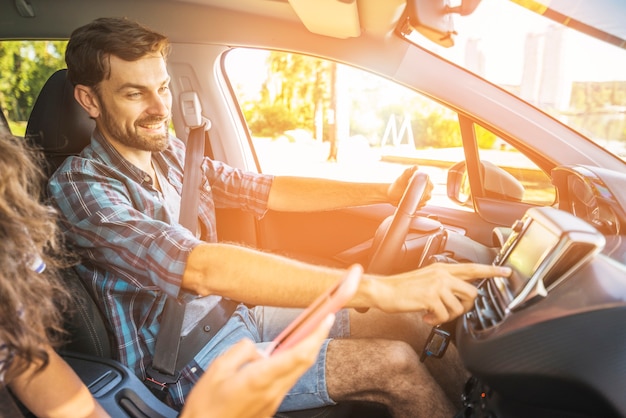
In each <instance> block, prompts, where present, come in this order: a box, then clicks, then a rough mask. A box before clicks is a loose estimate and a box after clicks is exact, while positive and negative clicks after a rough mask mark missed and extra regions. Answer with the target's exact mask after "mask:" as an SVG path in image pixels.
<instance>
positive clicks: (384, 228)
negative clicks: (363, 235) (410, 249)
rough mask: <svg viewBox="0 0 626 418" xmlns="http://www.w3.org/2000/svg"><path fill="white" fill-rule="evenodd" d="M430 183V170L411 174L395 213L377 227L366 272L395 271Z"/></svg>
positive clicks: (387, 272)
mask: <svg viewBox="0 0 626 418" xmlns="http://www.w3.org/2000/svg"><path fill="white" fill-rule="evenodd" d="M428 183H429V180H428V174H426V173H424V172H420V171H416V172H415V173H414V174H413V176H411V178H410V179H409V184H408V185H407V187H406V190H405V191H404V194H403V195H402V199H400V203H398V207H397V208H396V210H395V212H394V214H393V215H392V216H390V217H388V218H387V219H385V220H384V221H383V222H382V223H381V224H380V226H379V227H378V230H377V231H376V235H375V237H374V243H373V244H372V252H371V254H372V256H371V258H370V262H369V264H368V266H367V268H366V269H365V270H366V272H368V273H375V274H389V273H391V271H392V269H393V266H394V265H395V264H396V263H395V261H396V258H397V256H398V254H400V250H401V249H402V246H403V245H404V241H405V239H406V236H407V234H408V233H409V227H410V225H411V220H412V219H413V218H414V217H415V212H416V211H417V209H418V207H419V204H420V201H421V200H422V198H423V197H424V194H425V193H426V188H427V186H428Z"/></svg>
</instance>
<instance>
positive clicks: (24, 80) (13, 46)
mask: <svg viewBox="0 0 626 418" xmlns="http://www.w3.org/2000/svg"><path fill="white" fill-rule="evenodd" d="M66 45H67V42H66V41H4V42H0V72H1V73H2V78H1V79H0V105H1V106H2V108H3V109H4V111H5V112H6V115H7V117H8V118H9V119H11V120H13V121H26V120H27V119H28V116H29V115H30V110H31V109H32V107H33V104H34V103H35V100H36V99H37V95H38V94H39V91H40V90H41V88H42V87H43V85H44V84H45V82H46V80H47V79H48V77H50V75H51V74H52V73H53V72H54V71H56V70H58V69H60V68H64V67H65V62H64V59H63V57H64V54H65V47H66Z"/></svg>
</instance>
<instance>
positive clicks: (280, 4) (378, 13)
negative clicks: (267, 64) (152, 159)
mask: <svg viewBox="0 0 626 418" xmlns="http://www.w3.org/2000/svg"><path fill="white" fill-rule="evenodd" d="M405 6H406V0H384V1H380V0H108V1H100V0H9V1H4V2H0V37H1V38H29V37H32V38H41V37H44V38H45V37H50V38H55V37H56V38H65V37H68V36H69V34H70V33H71V30H72V29H74V28H76V27H78V26H80V25H82V24H84V23H87V22H89V21H90V20H92V19H94V18H96V17H101V16H121V15H123V16H127V17H130V18H133V19H137V20H139V21H141V22H144V23H146V24H148V25H151V26H154V27H155V28H167V27H170V28H173V27H175V30H173V31H169V30H168V34H169V35H170V38H172V40H173V41H176V37H177V36H179V37H180V40H183V39H185V40H194V39H196V38H197V34H196V26H195V25H194V22H197V21H198V18H199V17H201V16H202V15H203V14H206V13H210V11H211V10H215V9H222V11H235V12H238V13H239V14H241V13H245V14H247V15H249V16H250V18H251V19H252V18H253V16H256V17H258V16H263V17H268V18H275V19H280V20H282V21H286V22H291V23H293V24H296V25H300V26H302V25H303V26H304V27H306V28H307V29H308V30H309V31H310V32H313V33H316V34H320V35H324V36H329V37H334V38H341V39H345V38H350V37H359V36H361V35H362V34H367V36H375V37H384V36H387V35H388V34H389V33H391V32H392V31H393V29H394V28H395V26H396V25H397V22H398V20H399V19H400V18H401V16H402V13H403V11H404V9H405ZM43 18H45V19H43ZM186 20H188V21H189V22H190V25H188V26H187V25H185V24H184V22H185V21H186ZM181 22H182V23H183V24H182V25H181V24H180V23H181ZM185 26H186V27H187V28H186V29H185ZM171 32H174V35H172V34H171Z"/></svg>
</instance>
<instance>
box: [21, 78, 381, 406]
mask: <svg viewBox="0 0 626 418" xmlns="http://www.w3.org/2000/svg"><path fill="white" fill-rule="evenodd" d="M66 74H67V70H66V69H62V70H58V71H57V72H55V73H54V74H53V75H52V76H50V78H49V79H48V81H47V82H46V84H45V85H44V87H43V88H42V90H41V92H40V93H39V97H38V98H37V100H36V102H35V105H34V107H33V110H32V112H31V115H30V118H29V120H28V125H27V127H26V138H27V139H28V140H29V141H31V142H32V143H33V144H34V145H35V146H38V147H40V148H41V150H42V151H43V153H44V155H45V157H46V164H47V166H46V172H47V174H48V175H51V174H52V173H53V172H54V171H55V170H56V169H57V168H58V167H59V165H60V164H61V163H62V162H63V161H64V160H65V158H67V157H68V156H71V155H76V154H78V153H80V151H81V150H82V149H83V148H84V147H86V146H87V145H88V144H89V143H90V141H91V134H92V131H93V129H94V128H95V122H94V121H93V120H92V119H91V118H90V117H89V115H88V114H87V112H86V111H85V110H84V109H83V108H82V107H81V106H80V105H79V104H78V102H76V100H75V99H74V87H73V86H72V84H71V83H70V81H69V80H67V78H66ZM63 277H64V279H65V282H66V284H67V286H68V288H69V289H70V290H71V292H72V295H73V297H74V299H75V302H76V303H75V305H76V309H75V311H74V312H73V313H71V314H70V315H68V316H67V321H66V324H67V326H66V328H67V330H68V332H69V337H70V340H69V342H68V343H67V344H66V345H65V346H64V347H63V349H64V350H66V351H67V352H68V353H69V354H66V355H65V359H66V360H67V361H68V362H69V363H70V364H71V365H72V366H73V367H75V370H76V368H79V370H77V372H78V373H79V375H80V376H81V378H83V379H85V378H86V377H85V374H86V373H87V372H86V371H89V370H90V369H91V370H93V369H94V358H95V359H98V358H100V359H107V360H106V361H105V360H103V361H101V362H96V363H98V364H97V366H98V367H103V366H102V364H104V365H105V366H112V368H113V369H115V370H114V372H116V373H118V374H119V373H121V372H120V370H121V371H122V372H123V373H122V374H127V372H128V369H127V368H125V367H124V366H122V365H121V364H118V363H117V362H114V361H111V360H108V359H111V358H112V354H113V350H112V346H111V343H110V342H111V341H113V338H111V337H112V335H111V333H110V330H109V329H108V328H107V326H106V322H105V321H104V319H103V318H104V316H103V315H102V313H101V312H100V310H99V308H98V306H97V305H96V303H95V301H94V300H93V299H92V297H91V295H90V294H89V292H88V291H87V289H86V288H85V285H84V283H83V281H82V280H80V278H79V277H78V274H77V273H76V271H75V270H74V269H73V268H69V269H66V270H65V271H64V272H63ZM74 353H79V354H74ZM90 362H91V363H90ZM108 373H109V375H110V374H111V373H112V372H111V371H110V370H109V372H108ZM88 377H89V378H91V376H88ZM133 377H135V378H136V376H131V377H129V376H126V378H127V380H128V379H129V378H130V382H131V384H132V385H133V386H134V388H133V390H132V391H131V390H129V389H128V388H123V387H122V388H121V389H119V387H120V386H119V385H118V389H116V390H117V393H114V394H112V396H108V397H107V398H106V399H105V401H106V402H109V403H108V404H107V403H106V402H103V399H99V401H100V402H101V403H103V406H105V409H107V411H109V413H111V411H116V409H115V408H118V409H119V405H117V404H120V403H121V401H120V399H121V400H123V401H124V402H125V404H123V405H122V407H123V411H124V413H125V414H126V415H128V416H131V417H134V416H170V415H171V412H172V411H171V409H169V408H167V407H165V408H159V407H158V406H156V407H155V406H154V401H156V397H153V396H152V394H151V393H150V392H148V395H146V394H145V393H142V396H140V397H137V396H131V395H133V391H137V392H140V393H141V392H143V390H144V389H145V390H147V388H146V387H145V386H143V384H141V386H142V388H139V387H137V382H138V378H137V379H135V380H133V379H132V378H133ZM108 379H110V378H108ZM91 380H95V383H94V384H96V385H98V387H101V386H103V385H102V379H101V378H100V377H98V378H97V379H91ZM90 389H92V388H91V387H90ZM92 393H93V390H92ZM120 394H121V395H120ZM109 398H112V399H109ZM142 402H143V403H144V404H142ZM157 402H158V401H157ZM114 403H116V404H115V405H114ZM145 403H148V405H145ZM107 405H108V406H109V407H110V408H112V409H108V408H106V406H107ZM163 406H164V405H163ZM112 415H114V416H117V414H112ZM276 416H277V417H284V418H313V417H316V418H323V417H326V418H338V417H361V418H367V417H372V418H373V417H379V418H380V417H388V416H389V415H388V414H387V412H386V409H385V408H382V407H381V406H380V405H379V404H371V403H368V402H347V403H342V404H339V405H337V406H333V407H325V408H316V409H310V410H303V411H295V412H289V413H279V414H277V415H276Z"/></svg>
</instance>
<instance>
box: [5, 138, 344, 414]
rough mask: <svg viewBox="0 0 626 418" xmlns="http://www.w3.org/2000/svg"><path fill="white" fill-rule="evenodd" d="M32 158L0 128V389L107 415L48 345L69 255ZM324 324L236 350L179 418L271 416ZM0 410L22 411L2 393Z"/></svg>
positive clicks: (43, 405)
mask: <svg viewBox="0 0 626 418" xmlns="http://www.w3.org/2000/svg"><path fill="white" fill-rule="evenodd" d="M37 161H43V160H42V159H41V156H40V155H39V154H38V153H37V152H36V151H34V150H32V149H29V148H27V147H26V146H25V145H24V141H23V140H21V139H19V138H15V137H13V136H12V135H10V134H9V133H8V132H6V131H4V130H3V128H2V127H0V266H2V268H1V269H0V389H2V387H3V386H5V385H6V386H8V387H9V388H10V389H11V391H12V392H13V394H14V395H15V396H16V397H17V398H18V399H19V400H20V401H21V402H22V403H23V404H24V405H25V406H26V407H27V408H28V409H29V410H30V411H31V412H32V413H34V414H35V415H37V416H46V417H57V416H58V417H68V416H72V417H90V416H93V417H100V416H107V413H106V412H105V411H104V410H103V409H102V407H101V406H100V405H99V404H98V402H97V401H96V400H95V399H94V398H93V397H92V396H91V394H90V392H89V390H88V389H87V387H85V385H84V384H83V383H82V381H81V380H80V378H79V377H78V376H77V375H76V374H75V373H74V371H73V370H72V369H71V368H70V367H69V365H68V364H67V363H65V361H64V360H63V359H62V358H61V357H60V356H59V355H58V354H57V353H56V352H55V351H54V349H53V347H55V346H56V345H57V344H58V343H60V342H61V340H62V338H63V336H64V333H63V328H62V312H64V310H65V309H67V307H68V303H69V301H70V295H69V294H68V293H67V291H66V290H65V289H64V287H63V284H62V282H61V281H60V280H59V278H58V275H57V272H58V270H59V268H62V267H63V266H64V265H65V264H66V263H67V259H68V257H67V256H66V254H65V253H64V251H63V248H64V247H63V242H62V237H61V236H60V234H59V232H58V230H57V227H56V217H55V215H54V213H53V212H52V211H51V209H50V208H48V207H47V206H45V205H43V204H41V203H40V202H39V201H38V200H37V199H36V198H35V197H37V196H40V192H41V190H40V187H41V186H42V179H43V177H42V172H41V170H40V169H39V168H38V166H37V165H36V163H35V162H37ZM331 324H332V316H329V318H327V320H326V321H325V322H324V323H323V324H322V325H320V327H318V329H317V330H316V331H315V332H314V333H312V334H311V336H310V337H308V338H307V339H306V340H304V341H303V342H301V343H300V344H298V345H296V346H295V347H294V348H293V349H290V350H285V351H284V352H281V353H279V354H277V355H275V356H271V357H269V358H267V357H265V356H263V355H262V354H260V353H258V352H257V351H256V349H255V348H254V345H253V344H252V342H250V341H246V340H244V341H242V342H241V343H240V344H237V345H236V346H234V347H233V348H232V349H231V350H229V351H228V352H226V353H225V354H224V355H223V356H222V357H220V358H219V359H218V360H216V361H215V363H214V364H213V366H212V367H211V368H210V369H209V370H207V372H206V373H205V374H204V375H203V376H202V378H201V379H200V381H199V382H198V384H197V386H196V388H195V389H194V391H193V392H192V395H193V396H190V397H189V399H188V401H187V403H186V405H185V408H184V410H183V412H182V414H181V417H199V416H219V417H242V418H243V417H259V416H270V415H272V414H273V413H274V412H275V411H276V409H277V408H278V405H279V404H280V401H281V399H282V397H283V396H284V394H285V393H286V392H287V391H288V390H289V388H291V386H293V384H294V383H295V382H296V380H297V379H298V378H299V377H300V375H301V374H302V373H304V371H306V369H308V368H309V367H310V365H312V364H313V362H314V360H315V358H316V356H317V353H318V351H319V348H320V345H321V343H322V341H323V340H324V338H326V336H327V335H328V330H329V329H330V326H331ZM243 365H246V367H242V366H243ZM4 414H7V416H11V417H13V416H19V410H18V408H17V406H15V404H14V403H13V402H12V400H11V398H10V397H9V396H8V394H7V393H6V391H4V390H0V415H1V416H4Z"/></svg>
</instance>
